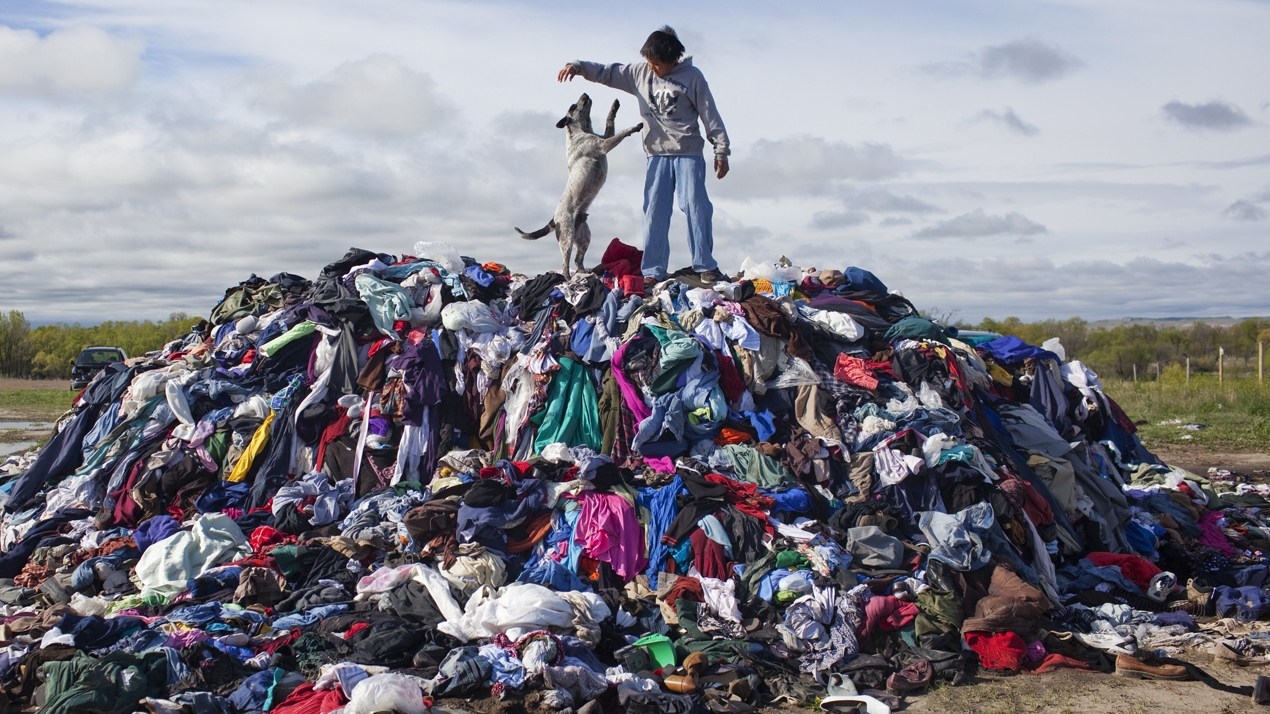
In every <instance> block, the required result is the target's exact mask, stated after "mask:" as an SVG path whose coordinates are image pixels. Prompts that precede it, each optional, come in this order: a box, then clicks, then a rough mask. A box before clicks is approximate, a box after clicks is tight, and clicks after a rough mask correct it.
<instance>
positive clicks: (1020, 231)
mask: <svg viewBox="0 0 1270 714" xmlns="http://www.w3.org/2000/svg"><path fill="white" fill-rule="evenodd" d="M1046 232H1048V231H1047V230H1046V228H1045V226H1043V225H1041V224H1039V223H1036V222H1034V221H1032V220H1030V219H1029V218H1028V217H1027V216H1024V215H1023V214H1021V213H1007V214H1005V215H1003V216H994V215H989V214H987V213H984V212H983V209H982V208H976V209H975V210H973V211H971V212H969V213H963V214H961V215H960V216H956V217H955V218H949V219H948V220H946V221H941V222H939V223H936V224H935V225H933V226H929V227H927V228H923V229H921V230H920V231H917V232H916V233H914V234H913V237H914V238H923V239H935V238H986V237H988V236H995V235H1003V234H1004V235H1014V236H1030V235H1035V234H1037V233H1046Z"/></svg>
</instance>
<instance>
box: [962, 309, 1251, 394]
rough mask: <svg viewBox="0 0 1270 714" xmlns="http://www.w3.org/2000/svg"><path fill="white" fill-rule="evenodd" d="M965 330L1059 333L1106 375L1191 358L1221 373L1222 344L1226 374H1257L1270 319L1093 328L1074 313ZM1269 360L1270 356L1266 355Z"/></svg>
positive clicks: (1072, 351) (1173, 368) (988, 322)
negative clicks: (1259, 350)
mask: <svg viewBox="0 0 1270 714" xmlns="http://www.w3.org/2000/svg"><path fill="white" fill-rule="evenodd" d="M958 327H963V328H965V329H977V330H990V331H992V332H999V333H1001V334H1002V335H1013V336H1015V337H1018V338H1019V339H1021V340H1023V341H1024V342H1027V343H1028V344H1032V345H1038V346H1039V345H1040V344H1041V343H1042V342H1044V341H1045V340H1048V339H1049V338H1051V337H1057V338H1059V341H1060V342H1062V344H1063V348H1064V349H1065V350H1066V352H1067V358H1068V359H1078V360H1080V361H1081V362H1084V363H1085V364H1086V365H1088V366H1089V367H1090V368H1091V369H1093V370H1094V371H1095V372H1097V373H1098V374H1099V375H1100V376H1103V377H1120V378H1123V379H1132V378H1133V369H1134V365H1137V369H1138V378H1139V379H1146V378H1154V376H1155V369H1156V364H1157V363H1158V364H1159V369H1160V371H1161V372H1162V373H1164V374H1165V376H1166V377H1167V376H1168V375H1169V374H1177V372H1178V370H1182V369H1185V366H1186V359H1187V357H1190V360H1191V372H1192V373H1196V372H1216V371H1217V353H1218V349H1219V348H1221V349H1225V351H1226V353H1225V358H1224V364H1223V370H1224V372H1225V374H1226V375H1227V376H1230V377H1235V376H1247V375H1249V374H1251V375H1256V373H1257V342H1258V341H1261V342H1270V320H1267V319H1264V318H1255V319H1251V320H1244V321H1242V322H1240V323H1238V324H1235V325H1231V326H1229V327H1222V326H1218V325H1209V324H1206V323H1203V322H1195V323H1192V324H1190V325H1187V326H1185V327H1182V326H1179V327H1163V328H1161V327H1157V326H1156V325H1155V324H1150V323H1142V324H1132V325H1119V326H1117V327H1113V328H1111V329H1106V328H1103V327H1098V328H1094V327H1090V326H1089V323H1087V322H1085V321H1084V320H1082V319H1080V318H1079V317H1073V318H1071V319H1068V320H1043V321H1041V322H1023V321H1022V320H1020V319H1019V318H1017V317H1007V318H1006V319H1004V320H993V319H991V318H984V320H983V321H982V322H980V323H979V324H977V325H969V324H964V323H962V324H958ZM1268 347H1270V346H1268ZM1267 359H1270V358H1267Z"/></svg>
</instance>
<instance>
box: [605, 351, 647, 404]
mask: <svg viewBox="0 0 1270 714" xmlns="http://www.w3.org/2000/svg"><path fill="white" fill-rule="evenodd" d="M629 344H630V343H629V342H627V343H626V344H624V345H622V346H621V347H618V348H617V351H616V352H614V353H613V359H612V360H610V362H612V364H613V378H614V379H616V380H617V386H618V388H619V389H621V390H622V399H623V400H625V401H626V406H627V407H629V408H630V410H631V412H633V413H634V414H635V422H636V423H639V422H641V421H644V420H645V419H647V418H648V417H650V416H652V413H653V410H652V409H649V408H648V405H647V404H645V403H644V398H643V397H642V396H640V393H639V390H638V389H636V388H635V385H634V384H631V380H629V379H627V378H626V372H624V371H622V362H624V361H625V359H626V347H627V345H629Z"/></svg>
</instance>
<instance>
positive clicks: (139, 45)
mask: <svg viewBox="0 0 1270 714" xmlns="http://www.w3.org/2000/svg"><path fill="white" fill-rule="evenodd" d="M666 23H669V24H671V25H673V26H674V27H675V28H676V29H677V30H678V31H679V33H680V36H681V37H682V38H683V40H684V43H685V44H686V45H687V47H688V51H689V53H691V54H692V55H694V62H695V63H696V65H697V66H698V67H700V68H701V69H702V71H703V72H704V74H705V76H706V78H707V79H708V80H709V82H710V85H711V88H712V90H713V93H714V97H715V100H716V102H717V104H718V106H719V108H720V112H721V114H722V116H723V118H724V121H725V122H726V124H727V127H728V132H729V134H730V136H731V139H732V144H733V162H732V173H731V174H730V175H729V176H728V177H727V178H725V179H723V180H722V181H719V180H716V179H714V178H713V177H711V178H710V179H709V184H708V185H709V190H710V192H711V196H712V198H713V200H714V202H715V246H716V255H717V257H718V258H719V261H720V264H721V266H722V267H723V268H724V269H725V270H729V271H730V270H735V269H736V268H737V267H738V266H739V265H740V263H741V261H742V260H743V259H744V258H746V257H747V256H753V257H754V258H756V259H760V260H772V259H775V258H778V257H779V256H781V255H786V256H788V257H789V258H790V259H791V260H793V261H794V262H795V263H797V264H800V265H814V266H817V267H822V268H823V267H845V266H847V265H858V266H860V267H863V268H867V269H869V270H872V271H873V272H875V273H876V274H877V275H878V276H879V277H880V278H882V279H883V280H884V281H885V282H886V283H887V284H888V285H889V286H890V287H891V288H892V289H895V290H900V291H902V292H904V294H905V295H907V296H908V297H909V298H910V299H912V300H913V301H914V302H915V303H916V304H917V305H918V306H919V307H923V308H929V309H935V310H938V311H942V312H948V311H951V310H956V311H958V312H957V315H958V316H959V317H961V318H963V319H970V320H978V319H979V318H981V317H984V316H991V317H995V318H1002V317H1006V316H1008V315H1018V316H1020V317H1023V318H1025V319H1039V318H1048V317H1054V318H1066V317H1070V316H1073V315H1078V316H1081V317H1085V318H1088V319H1101V318H1112V317H1122V316H1153V317H1165V316H1192V315H1196V316H1223V315H1234V316H1248V315H1267V314H1270V288H1268V287H1267V283H1266V275H1267V272H1268V271H1270V241H1267V234H1268V232H1270V230H1268V229H1270V129H1268V123H1270V61H1268V60H1270V49H1267V48H1268V47H1270V44H1267V42H1266V39H1265V38H1266V37H1267V36H1268V35H1270V3H1267V2H1264V1H1253V0H1115V1H1114V2H1108V1H1107V0H1065V1H1061V2H1028V3H1018V2H1006V1H1002V2H988V1H974V2H957V1H955V0H954V1H948V2H938V3H934V2H928V3H914V2H890V3H875V2H850V3H842V2H820V3H759V2H696V3H683V2H674V3H669V2H655V1H654V2H642V3H638V4H634V3H628V4H623V5H621V6H612V7H610V6H606V5H605V4H591V5H587V6H586V7H585V8H583V7H582V6H576V5H570V4H561V3H541V2H468V1H464V2H448V3H447V2H430V1H427V0H358V2H356V3H350V2H345V1H339V0H83V1H78V2H61V1H45V0H4V2H3V3H0V309H3V310H11V309H18V310H22V311H23V312H25V314H26V315H27V317H28V318H29V319H31V320H32V321H34V322H48V321H81V322H83V323H85V324H88V323H96V322H99V321H102V320H107V319H133V318H163V317H166V316H167V314H168V313H170V312H172V311H177V310H181V311H186V312H189V313H191V314H207V313H208V311H209V310H210V309H211V307H212V305H214V304H215V302H216V300H217V299H218V298H219V296H220V295H221V294H222V293H223V291H224V290H225V288H227V287H229V286H231V285H234V284H236V283H237V282H239V281H240V280H243V279H245V278H247V277H248V276H249V275H250V274H252V273H256V274H259V275H262V276H266V277H267V276H270V275H272V274H274V273H276V272H279V271H289V272H293V273H298V274H300V275H303V276H305V277H309V278H312V277H315V276H316V274H317V273H318V271H319V270H320V268H321V266H322V265H324V264H326V263H328V262H330V261H332V260H334V259H336V258H338V257H339V256H341V255H342V254H343V253H344V251H345V250H346V249H347V248H348V247H349V246H359V247H364V248H368V249H372V250H377V251H383V252H388V253H393V254H401V253H406V252H409V251H410V250H411V247H412V246H413V244H414V242H415V241H418V240H443V241H449V242H451V243H453V244H455V245H456V246H458V247H459V248H460V250H461V252H463V253H464V254H467V255H471V256H473V257H475V258H478V259H480V260H496V261H499V262H503V263H506V264H508V265H510V266H511V267H512V268H513V269H515V270H518V271H521V272H526V273H536V272H539V271H542V270H547V269H552V268H558V266H559V252H558V250H557V248H556V245H555V243H554V241H551V240H550V239H543V240H541V241H538V242H536V243H530V242H525V241H521V240H519V239H518V238H517V237H516V236H515V233H514V231H513V230H512V228H513V226H519V227H521V228H524V229H526V230H529V229H533V228H537V227H539V226H541V225H542V224H543V223H545V222H546V221H547V219H548V218H549V217H550V215H551V212H552V210H553V207H554V204H555V202H556V199H557V198H558V197H559V192H560V190H561V188H562V187H563V184H564V178H565V166H564V151H563V148H564V147H563V145H564V135H563V132H561V131H559V130H557V129H555V128H554V124H555V121H556V120H557V119H558V118H559V117H560V116H562V114H563V112H564V110H565V109H566V108H567V107H568V106H569V104H570V103H572V102H573V101H574V100H575V99H576V98H577V96H578V94H579V93H581V92H582V91H586V92H589V93H590V94H591V96H592V97H593V98H594V99H595V100H596V105H597V112H596V114H597V119H598V118H599V117H600V116H602V111H603V108H604V107H606V106H607V105H608V104H609V103H610V102H611V101H612V100H613V99H615V98H619V95H618V94H617V93H616V92H614V91H613V90H609V89H607V88H605V87H601V86H599V85H593V84H589V83H586V82H584V81H582V80H578V81H575V82H573V83H572V84H566V85H560V84H557V83H556V81H555V75H556V72H557V71H558V70H559V69H560V67H561V66H563V64H564V63H565V62H566V61H568V60H571V59H590V60H595V61H604V62H633V61H639V55H638V49H639V47H640V45H641V44H642V42H643V39H644V38H645V37H646V36H647V34H648V32H650V31H651V30H653V29H655V28H656V27H658V26H660V25H662V24H666ZM1258 48H1260V49H1258ZM622 102H623V108H622V110H621V111H620V112H619V114H618V125H619V126H630V125H632V124H634V123H635V122H637V121H638V118H637V115H636V113H635V101H634V98H633V97H627V96H622ZM643 162H644V157H643V152H642V149H641V147H640V145H639V143H638V142H637V141H634V140H630V141H627V142H626V143H624V144H622V145H621V146H620V147H619V148H618V149H617V150H616V151H615V152H614V153H613V154H612V155H611V156H610V174H609V181H608V184H607V185H606V187H605V188H604V190H603V191H602V193H601V194H600V197H599V198H598V199H597V201H596V203H595V204H594V206H593V208H592V211H591V219H590V221H591V225H592V229H593V232H594V235H595V238H594V241H593V247H592V251H591V254H590V255H589V256H588V265H592V264H594V263H595V262H596V261H597V260H598V259H599V257H600V255H601V253H602V251H603V247H604V245H606V244H607V242H608V240H610V239H611V238H613V237H621V238H622V239H624V240H626V241H627V242H631V243H636V244H637V243H638V241H639V235H640V229H639V226H640V220H641V215H640V207H641V200H642V193H641V192H642V184H643ZM683 236H684V227H683V222H682V217H681V216H679V215H677V216H676V223H675V224H674V225H673V226H672V233H671V244H672V250H673V253H672V257H671V268H672V269H674V268H676V267H679V266H681V265H684V264H687V263H688V262H689V261H688V257H687V249H686V244H685V240H684V238H683Z"/></svg>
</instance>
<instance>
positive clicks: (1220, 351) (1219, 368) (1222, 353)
mask: <svg viewBox="0 0 1270 714" xmlns="http://www.w3.org/2000/svg"><path fill="white" fill-rule="evenodd" d="M1225 357H1226V348H1225V347H1218V348H1217V383H1218V384H1221V383H1222V381H1223V379H1222V362H1223V360H1224V359H1225Z"/></svg>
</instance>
